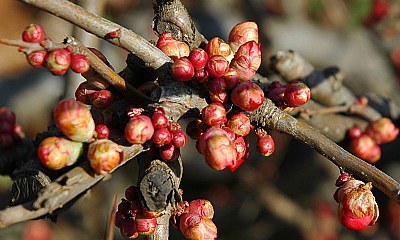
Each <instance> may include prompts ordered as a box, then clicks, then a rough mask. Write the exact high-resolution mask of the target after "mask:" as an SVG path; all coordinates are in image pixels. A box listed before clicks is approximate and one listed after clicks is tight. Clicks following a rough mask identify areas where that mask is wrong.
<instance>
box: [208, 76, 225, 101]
mask: <svg viewBox="0 0 400 240" xmlns="http://www.w3.org/2000/svg"><path fill="white" fill-rule="evenodd" d="M208 91H209V93H210V98H211V101H212V102H219V103H225V102H226V101H228V92H227V91H226V83H225V80H224V79H223V78H214V79H212V80H211V81H209V83H208Z"/></svg>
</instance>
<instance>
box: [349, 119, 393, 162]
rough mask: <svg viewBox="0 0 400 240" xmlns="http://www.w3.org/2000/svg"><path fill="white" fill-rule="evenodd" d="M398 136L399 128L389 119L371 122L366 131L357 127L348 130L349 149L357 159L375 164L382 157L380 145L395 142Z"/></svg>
mask: <svg viewBox="0 0 400 240" xmlns="http://www.w3.org/2000/svg"><path fill="white" fill-rule="evenodd" d="M398 134H399V128H397V127H396V126H395V125H394V124H393V122H392V121H391V120H390V119H389V118H380V119H378V120H375V121H372V122H370V123H369V124H368V126H367V128H366V129H365V131H363V130H362V129H361V128H360V127H359V126H357V125H356V126H353V127H351V128H350V129H349V130H348V136H349V137H350V145H349V148H350V151H351V152H352V153H353V154H354V155H356V156H357V157H359V158H361V159H363V160H365V161H367V162H369V163H375V162H377V161H378V160H379V159H380V157H381V148H380V146H379V145H381V144H384V143H389V142H391V141H393V140H394V139H396V137H397V135H398Z"/></svg>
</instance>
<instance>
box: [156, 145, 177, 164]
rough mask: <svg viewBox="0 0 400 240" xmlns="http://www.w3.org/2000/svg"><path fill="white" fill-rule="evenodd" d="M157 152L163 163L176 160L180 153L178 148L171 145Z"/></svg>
mask: <svg viewBox="0 0 400 240" xmlns="http://www.w3.org/2000/svg"><path fill="white" fill-rule="evenodd" d="M159 151H160V157H161V158H162V159H163V160H164V161H175V160H176V159H178V157H179V155H180V153H181V151H180V149H179V148H178V147H175V145H174V144H172V143H169V144H166V145H164V146H162V147H160V150H159Z"/></svg>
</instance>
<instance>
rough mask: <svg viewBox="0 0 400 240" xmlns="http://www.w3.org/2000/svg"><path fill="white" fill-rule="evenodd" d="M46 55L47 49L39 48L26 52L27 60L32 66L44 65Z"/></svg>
mask: <svg viewBox="0 0 400 240" xmlns="http://www.w3.org/2000/svg"><path fill="white" fill-rule="evenodd" d="M46 55H47V52H46V51H44V50H38V51H34V52H31V53H29V54H26V60H27V61H28V63H29V64H30V65H31V66H32V67H34V68H39V67H41V66H43V63H44V60H45V58H46Z"/></svg>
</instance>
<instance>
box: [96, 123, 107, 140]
mask: <svg viewBox="0 0 400 240" xmlns="http://www.w3.org/2000/svg"><path fill="white" fill-rule="evenodd" d="M94 130H95V131H96V133H97V138H98V139H106V138H108V136H110V129H108V127H107V125H104V124H98V125H96V127H95V129H94Z"/></svg>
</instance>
